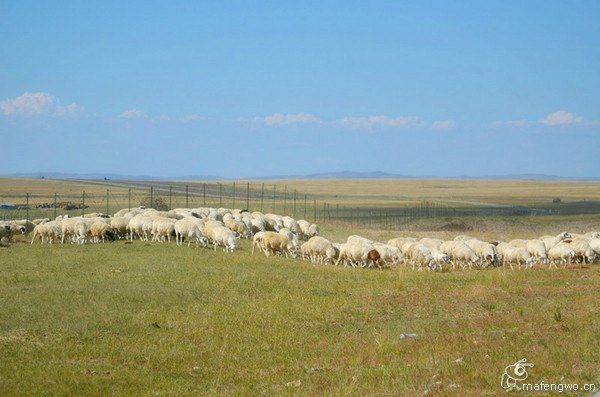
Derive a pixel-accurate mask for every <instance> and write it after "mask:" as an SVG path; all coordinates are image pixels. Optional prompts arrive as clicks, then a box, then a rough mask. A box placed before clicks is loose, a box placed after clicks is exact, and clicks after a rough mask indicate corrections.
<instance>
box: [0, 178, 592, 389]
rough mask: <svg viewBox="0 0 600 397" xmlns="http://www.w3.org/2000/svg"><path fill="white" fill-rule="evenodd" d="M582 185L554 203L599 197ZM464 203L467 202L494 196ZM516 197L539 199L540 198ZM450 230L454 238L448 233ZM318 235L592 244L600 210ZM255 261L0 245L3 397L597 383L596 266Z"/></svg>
mask: <svg viewBox="0 0 600 397" xmlns="http://www.w3.org/2000/svg"><path fill="white" fill-rule="evenodd" d="M295 182H297V183H298V185H294V184H293V183H295ZM410 182H411V183H417V182H416V181H410ZM426 182H427V183H429V182H430V181H426ZM455 182H457V181H450V182H448V183H449V184H454V183H455ZM310 183H311V182H310V181H289V186H298V187H297V188H298V189H300V188H301V187H302V186H304V187H305V188H306V189H307V190H309V189H317V188H318V189H323V190H322V191H317V190H314V192H315V194H322V195H324V196H331V197H335V196H336V195H337V196H340V197H341V196H342V193H341V192H339V191H338V190H336V189H338V185H337V184H335V183H334V184H332V185H331V186H330V188H329V190H327V189H326V188H325V187H322V186H321V183H322V181H315V182H314V186H315V187H310V186H309V184H310ZM350 183H351V184H352V185H354V187H353V190H350V191H347V192H344V193H343V195H344V196H345V195H349V196H352V197H353V198H351V200H352V201H353V202H355V203H365V204H369V203H370V202H371V201H370V200H371V199H369V200H366V201H361V200H363V197H362V196H361V194H360V184H364V185H362V186H363V190H365V191H366V189H367V188H368V189H373V190H374V191H375V190H376V189H374V187H375V186H376V185H373V184H376V183H386V184H387V185H385V186H383V185H382V187H383V188H384V189H388V190H389V191H393V189H394V187H393V186H392V185H393V184H394V183H395V182H394V181H392V182H389V181H382V182H376V181H375V182H374V181H360V183H359V182H350ZM584 185H585V186H583V187H580V188H573V187H572V186H570V185H569V184H567V185H566V186H562V185H560V186H557V187H555V188H554V189H550V190H548V193H544V194H549V195H550V196H548V197H551V196H554V194H552V193H553V192H562V194H556V195H559V196H562V197H563V198H565V199H568V198H571V199H573V200H579V199H581V198H582V197H584V198H586V199H593V198H594V197H596V196H595V194H597V192H594V189H593V188H592V186H587V184H584ZM320 186H321V187H320ZM481 186H482V185H480V187H481ZM82 188H83V189H85V190H86V192H90V195H92V196H93V195H97V196H98V197H100V196H101V195H102V193H103V192H104V191H105V187H103V186H96V187H94V186H91V185H88V184H85V183H65V182H53V181H32V182H31V185H30V182H23V181H17V182H14V180H1V179H0V194H4V195H9V194H17V193H18V194H20V193H22V192H23V191H29V192H37V194H39V195H40V196H43V195H45V194H52V192H53V191H58V192H59V193H62V194H64V195H67V193H68V192H69V191H73V192H75V193H73V194H76V192H77V191H78V190H80V189H82ZM2 189H4V190H2ZM61 189H64V190H61ZM69 189H72V190H69ZM94 189H97V191H94ZM415 189H416V190H415V191H414V192H413V193H411V194H413V195H414V196H415V197H417V196H419V195H420V196H422V197H433V196H437V197H440V196H443V195H444V193H443V191H444V189H443V188H440V189H438V190H435V189H433V188H432V189H433V190H431V193H429V190H427V189H425V190H419V189H418V188H415ZM453 189H455V190H456V191H457V192H458V191H459V190H460V189H459V188H457V187H455V188H453ZM489 189H491V187H489ZM507 189H508V188H507ZM464 190H465V194H464V195H463V196H460V195H458V196H457V197H458V199H459V200H466V201H470V200H479V199H481V197H484V196H489V197H491V198H494V197H493V193H492V192H488V191H487V190H485V189H483V190H481V192H480V193H479V194H480V196H479V197H476V196H474V195H475V194H476V192H475V190H474V188H469V187H465V188H464ZM471 190H473V191H472V193H466V192H467V191H471ZM551 192H552V193H551ZM569 192H571V193H570V195H569ZM456 194H458V193H456ZM505 194H506V195H509V194H510V190H507V191H506V192H505ZM515 194H523V195H527V194H529V196H528V197H529V198H531V197H534V196H535V197H542V196H539V195H540V194H541V193H539V192H538V191H536V190H534V189H531V190H529V191H528V193H527V192H526V191H525V190H524V191H523V192H521V191H517V193H515ZM536 195H537V196H536ZM5 197H6V196H5ZM544 197H545V196H544ZM517 199H523V198H515V199H514V200H515V201H516V200H517ZM385 200H387V198H386V196H385V195H384V196H383V197H382V198H381V199H376V201H377V202H381V201H385ZM449 223H451V224H454V223H456V224H458V225H459V226H460V228H462V229H460V230H448V229H447V228H446V226H447V225H448V224H449ZM320 225H321V227H322V233H323V234H324V235H325V236H327V237H329V238H331V239H333V240H337V241H341V240H343V239H345V237H346V236H347V235H349V234H355V233H358V234H361V235H365V236H367V237H370V238H374V239H377V240H387V239H388V238H390V237H395V236H398V235H414V236H417V237H422V236H436V237H440V238H451V237H453V236H454V235H456V234H459V233H468V234H473V235H476V236H479V237H481V238H483V239H487V240H507V239H511V238H517V237H532V236H539V235H541V234H555V233H558V232H560V231H563V230H570V231H575V232H583V231H589V230H597V229H600V214H593V215H579V216H537V217H514V218H472V219H424V220H415V221H414V222H411V223H409V224H406V225H404V227H403V229H402V230H380V229H378V228H376V227H369V226H367V225H361V224H353V223H346V222H339V221H331V222H330V221H325V220H322V221H321V222H320ZM249 248H250V247H249V244H248V242H246V241H243V242H242V246H241V249H240V250H239V251H237V252H236V253H234V254H224V253H223V252H221V251H217V252H213V251H211V250H208V249H197V248H187V247H176V246H175V245H174V244H157V243H144V242H139V241H136V242H134V243H133V244H126V243H124V242H122V241H120V242H116V243H110V244H97V245H94V244H88V245H85V246H75V245H70V244H67V245H63V246H60V245H53V246H48V245H40V244H35V245H30V244H27V243H26V241H25V240H24V239H22V240H21V241H19V242H17V243H15V244H13V245H12V246H11V247H9V248H1V249H0V395H40V394H44V395H67V394H69V395H72V394H75V395H106V394H117V395H191V394H199V395H231V394H242V395H248V394H265V395H281V394H301V395H322V394H327V395H346V394H351V395H365V394H367V395H420V394H433V395H482V394H490V395H496V394H502V393H504V392H503V391H502V389H501V388H500V386H499V384H500V377H501V375H502V372H503V370H504V367H506V366H507V365H509V364H512V363H514V362H515V361H516V360H518V359H520V358H522V357H526V358H527V359H528V360H529V361H530V362H533V363H534V364H535V367H534V368H532V369H531V370H530V371H529V373H530V380H531V381H532V382H539V381H541V380H544V381H546V382H563V383H578V384H583V383H596V384H598V383H599V382H600V318H599V316H598V309H597V308H598V304H597V302H598V300H599V299H600V293H599V292H598V287H597V286H598V285H599V283H600V267H599V266H598V265H591V266H581V267H575V268H570V269H559V270H553V271H549V270H547V269H534V270H531V271H510V270H509V269H503V268H497V269H491V270H475V271H454V272H441V273H439V272H435V273H428V272H413V271H410V270H409V269H405V268H397V269H387V270H364V269H348V268H336V267H333V266H317V265H311V264H310V263H306V262H302V261H298V260H291V259H285V258H265V257H263V256H259V255H255V256H252V255H250V253H249ZM403 333H415V334H417V336H416V338H402V337H401V335H402V334H403Z"/></svg>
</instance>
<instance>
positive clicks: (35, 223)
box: [31, 218, 50, 225]
mask: <svg viewBox="0 0 600 397" xmlns="http://www.w3.org/2000/svg"><path fill="white" fill-rule="evenodd" d="M46 222H50V218H36V219H34V220H32V221H31V223H33V224H34V225H41V224H42V223H46Z"/></svg>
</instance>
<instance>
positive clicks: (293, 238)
mask: <svg viewBox="0 0 600 397" xmlns="http://www.w3.org/2000/svg"><path fill="white" fill-rule="evenodd" d="M277 233H279V234H283V235H284V236H286V237H287V238H288V239H289V240H290V242H291V243H292V247H293V252H294V253H297V252H298V250H299V249H300V241H298V236H297V235H296V234H294V233H292V231H291V230H290V229H288V228H287V227H284V228H281V229H279V231H278V232H277Z"/></svg>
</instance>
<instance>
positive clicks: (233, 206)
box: [231, 182, 235, 209]
mask: <svg viewBox="0 0 600 397" xmlns="http://www.w3.org/2000/svg"><path fill="white" fill-rule="evenodd" d="M231 208H232V209H233V208H235V182H233V205H232V206H231Z"/></svg>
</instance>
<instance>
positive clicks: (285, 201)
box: [283, 185, 287, 215]
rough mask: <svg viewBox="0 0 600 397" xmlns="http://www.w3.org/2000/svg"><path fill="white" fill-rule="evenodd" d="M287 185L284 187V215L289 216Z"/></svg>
mask: <svg viewBox="0 0 600 397" xmlns="http://www.w3.org/2000/svg"><path fill="white" fill-rule="evenodd" d="M286 211H287V185H283V215H287V212H286Z"/></svg>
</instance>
